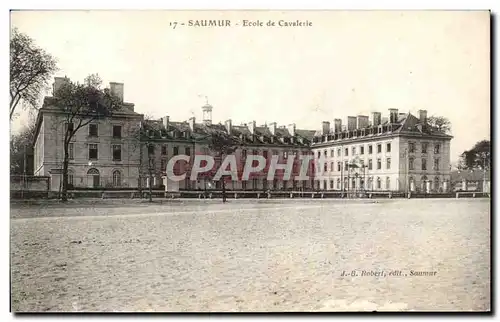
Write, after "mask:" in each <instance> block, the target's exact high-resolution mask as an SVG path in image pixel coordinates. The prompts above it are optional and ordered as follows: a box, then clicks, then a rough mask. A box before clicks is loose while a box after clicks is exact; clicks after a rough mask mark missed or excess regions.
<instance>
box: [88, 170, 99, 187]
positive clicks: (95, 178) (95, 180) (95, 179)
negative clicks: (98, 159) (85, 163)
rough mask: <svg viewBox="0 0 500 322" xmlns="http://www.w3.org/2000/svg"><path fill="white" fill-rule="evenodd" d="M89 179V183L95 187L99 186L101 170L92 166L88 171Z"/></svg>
mask: <svg viewBox="0 0 500 322" xmlns="http://www.w3.org/2000/svg"><path fill="white" fill-rule="evenodd" d="M87 179H88V182H89V185H91V186H92V187H94V188H97V187H98V186H99V170H97V169H95V168H92V169H89V170H88V171H87Z"/></svg>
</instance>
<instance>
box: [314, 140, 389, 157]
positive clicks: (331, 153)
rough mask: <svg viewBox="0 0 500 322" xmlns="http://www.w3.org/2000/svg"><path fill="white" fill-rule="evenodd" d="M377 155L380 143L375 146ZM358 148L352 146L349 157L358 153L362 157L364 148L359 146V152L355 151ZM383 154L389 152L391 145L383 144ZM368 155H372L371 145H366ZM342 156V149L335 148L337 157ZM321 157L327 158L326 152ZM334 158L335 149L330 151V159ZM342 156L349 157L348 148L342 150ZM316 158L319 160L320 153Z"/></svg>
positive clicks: (380, 147)
mask: <svg viewBox="0 0 500 322" xmlns="http://www.w3.org/2000/svg"><path fill="white" fill-rule="evenodd" d="M376 147H377V153H382V143H379V144H377V146H376ZM357 148H358V147H356V146H352V147H351V149H350V150H351V154H350V155H356V154H357V152H358V151H359V154H361V155H364V154H365V146H364V145H361V146H359V150H358V149H357ZM385 152H391V143H386V144H385ZM368 154H373V145H371V144H370V145H368ZM341 155H342V149H341V148H337V157H340V156H341ZM323 156H324V157H327V156H328V150H324V151H323ZM334 156H335V149H331V150H330V157H332V158H333V157H334ZM344 156H346V157H347V156H349V148H344ZM318 158H321V151H318Z"/></svg>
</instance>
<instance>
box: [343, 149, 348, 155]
mask: <svg viewBox="0 0 500 322" xmlns="http://www.w3.org/2000/svg"><path fill="white" fill-rule="evenodd" d="M344 152H345V153H344V155H345V156H348V155H349V149H348V148H345V151H344Z"/></svg>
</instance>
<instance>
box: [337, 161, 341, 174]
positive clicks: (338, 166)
mask: <svg viewBox="0 0 500 322" xmlns="http://www.w3.org/2000/svg"><path fill="white" fill-rule="evenodd" d="M341 168H342V164H340V162H337V171H339V172H340V170H342V169H341Z"/></svg>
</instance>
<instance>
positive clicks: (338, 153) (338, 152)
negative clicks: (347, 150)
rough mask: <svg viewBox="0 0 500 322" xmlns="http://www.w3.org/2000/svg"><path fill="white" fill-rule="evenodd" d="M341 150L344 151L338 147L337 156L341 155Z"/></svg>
mask: <svg viewBox="0 0 500 322" xmlns="http://www.w3.org/2000/svg"><path fill="white" fill-rule="evenodd" d="M341 152H342V151H341V150H340V149H337V156H338V157H339V156H340V153H341Z"/></svg>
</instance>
